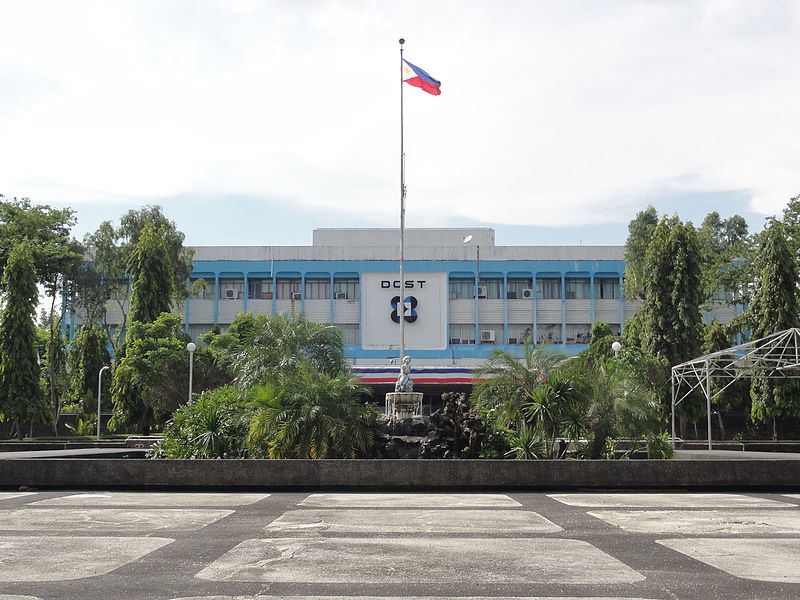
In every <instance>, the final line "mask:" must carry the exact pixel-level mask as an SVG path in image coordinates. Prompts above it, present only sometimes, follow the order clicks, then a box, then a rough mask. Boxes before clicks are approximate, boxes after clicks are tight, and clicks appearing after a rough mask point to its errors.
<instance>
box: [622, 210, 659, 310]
mask: <svg viewBox="0 0 800 600" xmlns="http://www.w3.org/2000/svg"><path fill="white" fill-rule="evenodd" d="M657 225H658V213H657V212H656V209H655V208H653V207H652V206H648V207H647V208H646V209H645V210H643V211H641V212H639V213H637V214H636V218H634V219H633V220H632V221H631V222H630V223H629V224H628V240H627V242H626V243H625V297H626V298H628V299H630V300H636V299H642V298H644V291H645V279H646V277H645V276H646V270H645V268H646V267H645V264H646V255H647V246H648V245H649V244H650V238H651V237H652V236H653V233H654V232H655V229H656V226H657Z"/></svg>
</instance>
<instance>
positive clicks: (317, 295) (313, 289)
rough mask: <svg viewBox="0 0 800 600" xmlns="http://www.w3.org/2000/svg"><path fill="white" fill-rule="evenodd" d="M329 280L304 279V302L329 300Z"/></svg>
mask: <svg viewBox="0 0 800 600" xmlns="http://www.w3.org/2000/svg"><path fill="white" fill-rule="evenodd" d="M330 298H331V281H330V279H306V300H330Z"/></svg>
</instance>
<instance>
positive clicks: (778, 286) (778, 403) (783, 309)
mask: <svg viewBox="0 0 800 600" xmlns="http://www.w3.org/2000/svg"><path fill="white" fill-rule="evenodd" d="M797 284H798V267H797V261H796V260H795V255H794V254H793V252H792V248H791V246H790V244H789V243H788V241H787V234H786V228H785V227H784V225H783V223H781V222H780V221H777V220H773V221H771V222H770V223H769V224H768V226H767V228H766V229H765V230H764V231H763V232H762V233H761V235H760V236H759V246H758V255H757V258H756V280H755V290H754V293H753V301H752V303H751V305H750V309H749V311H748V322H749V324H750V328H751V331H752V336H753V338H761V337H765V336H767V335H770V334H772V333H776V332H778V331H782V330H784V329H789V328H790V327H795V326H797V319H798V316H800V299H799V298H798V291H797ZM797 392H798V390H797V384H796V382H795V381H792V380H788V381H775V380H774V379H768V378H767V377H766V376H764V375H757V376H755V377H753V381H752V384H751V387H750V396H751V399H752V401H753V404H752V407H751V416H752V419H753V421H756V422H765V421H767V420H768V419H772V426H773V427H772V436H773V439H777V438H778V420H779V419H780V418H781V417H782V416H786V415H797V414H798V412H799V409H800V398H799V397H798V393H797Z"/></svg>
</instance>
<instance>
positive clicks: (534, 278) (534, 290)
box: [531, 273, 539, 346]
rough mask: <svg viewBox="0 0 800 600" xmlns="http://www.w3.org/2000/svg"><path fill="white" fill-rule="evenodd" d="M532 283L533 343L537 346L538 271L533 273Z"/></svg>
mask: <svg viewBox="0 0 800 600" xmlns="http://www.w3.org/2000/svg"><path fill="white" fill-rule="evenodd" d="M531 284H532V285H533V288H531V289H532V291H533V294H532V296H533V308H532V309H531V310H532V314H531V316H532V317H533V322H532V325H533V344H534V345H535V346H537V345H539V332H538V327H537V323H536V273H534V274H533V279H531Z"/></svg>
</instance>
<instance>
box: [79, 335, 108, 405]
mask: <svg viewBox="0 0 800 600" xmlns="http://www.w3.org/2000/svg"><path fill="white" fill-rule="evenodd" d="M110 363H111V357H110V356H109V354H108V350H107V348H106V337H105V335H104V334H103V331H102V329H101V328H100V326H99V325H97V324H96V323H84V325H83V326H82V327H81V328H80V329H79V330H78V332H77V333H76V335H75V337H74V338H73V340H72V343H71V344H70V347H69V365H70V371H71V372H70V389H69V399H70V401H71V402H80V403H81V405H82V407H83V413H84V414H85V415H88V414H92V413H95V412H96V411H97V380H98V375H99V374H100V369H102V368H103V367H104V366H106V365H108V364H110ZM105 383H106V387H107V384H108V379H106V382H105ZM98 418H99V415H98Z"/></svg>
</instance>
